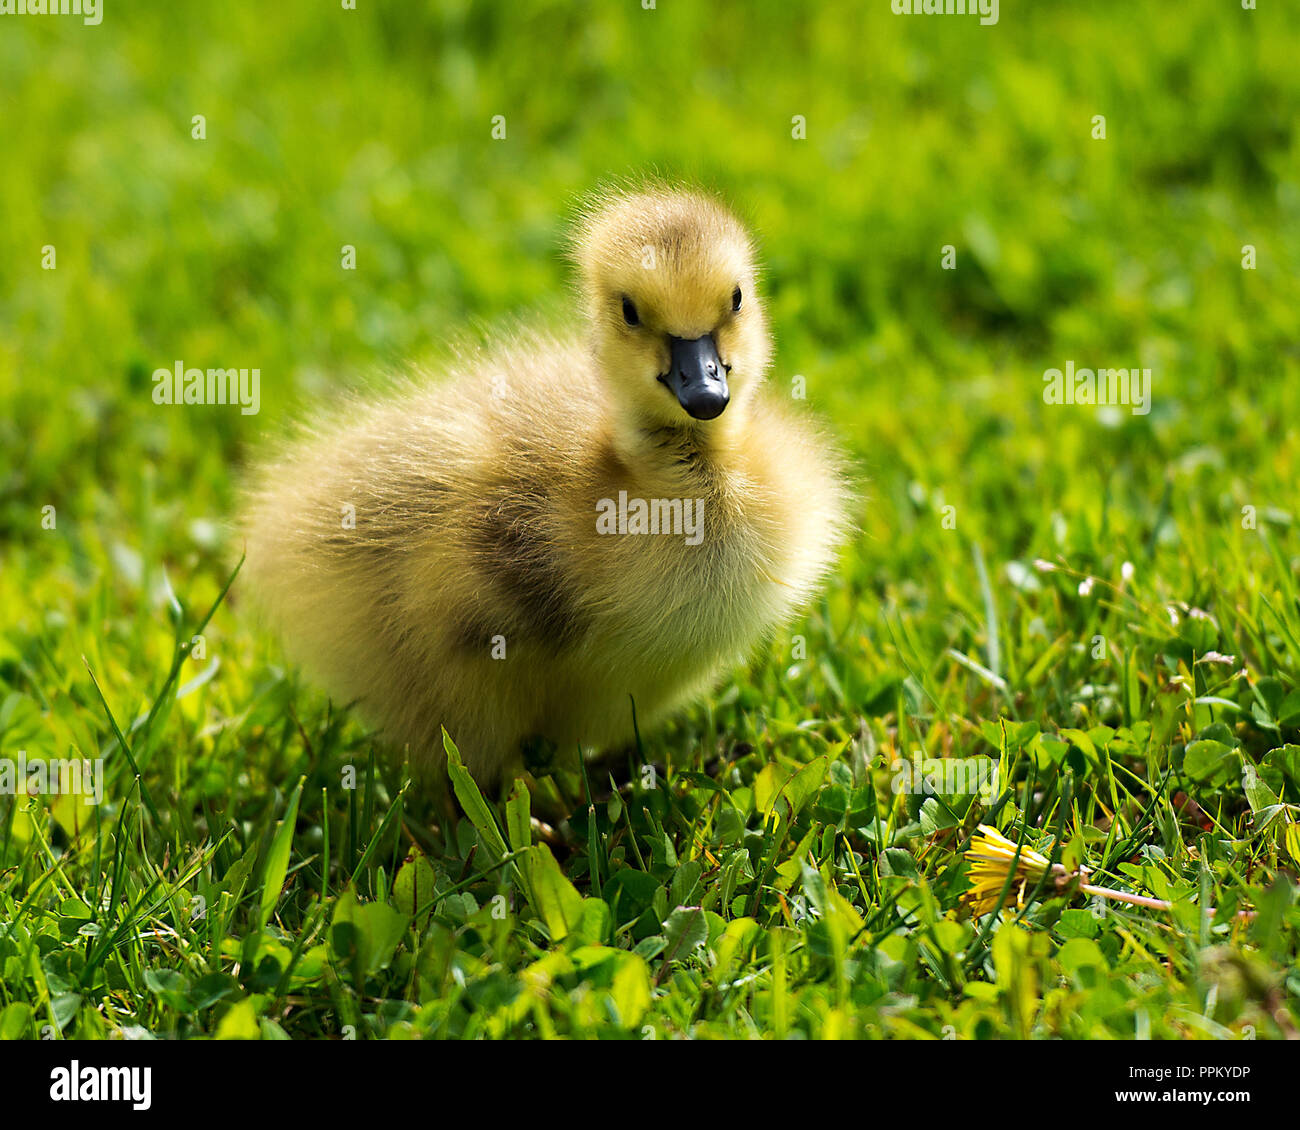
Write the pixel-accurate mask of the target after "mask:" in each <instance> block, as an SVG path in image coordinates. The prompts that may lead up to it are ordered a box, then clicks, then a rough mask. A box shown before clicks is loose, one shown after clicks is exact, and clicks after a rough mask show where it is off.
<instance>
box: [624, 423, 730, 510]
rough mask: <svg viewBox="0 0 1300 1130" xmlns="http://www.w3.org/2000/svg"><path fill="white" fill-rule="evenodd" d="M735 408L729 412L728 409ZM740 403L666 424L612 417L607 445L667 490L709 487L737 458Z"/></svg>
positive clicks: (631, 468)
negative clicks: (713, 414)
mask: <svg viewBox="0 0 1300 1130" xmlns="http://www.w3.org/2000/svg"><path fill="white" fill-rule="evenodd" d="M733 413H734V414H733ZM743 414H744V413H743V406H742V405H739V404H732V405H730V406H729V407H728V409H727V411H726V413H724V417H726V416H730V417H731V419H730V420H725V422H724V417H720V418H719V419H717V420H710V421H708V422H707V423H697V422H694V421H689V422H686V421H684V422H683V423H681V424H665V423H663V422H662V421H661V420H655V419H643V418H632V419H626V420H620V421H618V422H616V424H615V427H614V431H613V435H612V436H611V440H610V443H611V447H612V448H613V451H614V454H615V455H616V457H617V459H618V462H619V463H621V464H622V465H623V466H624V467H625V468H626V469H627V471H628V472H629V473H630V474H631V475H633V476H635V477H637V478H640V479H643V480H648V481H649V482H651V483H659V484H662V489H663V491H664V492H665V493H666V494H672V493H682V494H692V493H699V492H702V491H707V490H711V489H713V488H714V487H715V486H716V485H717V483H718V480H719V477H720V476H721V475H723V474H725V473H726V471H727V470H728V469H730V468H731V467H732V466H733V465H734V464H735V462H736V460H737V457H738V454H739V446H740V437H741V434H742V432H743V419H742V416H743Z"/></svg>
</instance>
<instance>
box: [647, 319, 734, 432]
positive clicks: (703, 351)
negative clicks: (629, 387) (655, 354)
mask: <svg viewBox="0 0 1300 1130" xmlns="http://www.w3.org/2000/svg"><path fill="white" fill-rule="evenodd" d="M668 340H669V341H670V342H671V343H672V360H671V361H670V362H669V365H668V372H667V373H665V374H663V375H662V376H661V377H660V378H659V379H660V380H661V381H663V383H664V384H665V385H667V386H668V387H669V388H670V389H671V390H672V392H673V395H674V396H676V397H677V401H678V403H679V404H681V406H682V407H683V408H685V409H686V412H687V414H688V415H690V416H693V417H694V418H695V419H697V420H712V419H714V418H715V417H717V416H721V415H722V410H723V409H724V408H726V406H727V401H729V400H730V399H731V392H730V390H728V388H727V368H726V366H725V365H723V363H722V359H721V358H720V357H719V356H718V347H717V346H716V345H714V344H713V336H712V335H711V334H705V335H704V336H703V337H697V338H696V339H695V340H694V341H687V340H686V339H685V338H680V337H673V338H669V339H668Z"/></svg>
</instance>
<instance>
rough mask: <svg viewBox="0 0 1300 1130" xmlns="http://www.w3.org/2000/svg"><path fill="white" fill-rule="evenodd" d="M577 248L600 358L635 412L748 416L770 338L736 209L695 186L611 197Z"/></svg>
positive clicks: (686, 419)
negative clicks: (746, 405) (747, 407)
mask: <svg viewBox="0 0 1300 1130" xmlns="http://www.w3.org/2000/svg"><path fill="white" fill-rule="evenodd" d="M574 257H575V259H576V260H577V263H578V267H579V271H580V275H581V284H582V295H583V301H584V305H585V308H586V313H587V315H588V318H589V319H590V322H591V328H592V334H593V339H594V346H595V352H596V358H597V362H598V364H599V365H600V367H601V370H602V371H603V373H604V376H605V380H606V381H607V382H608V384H609V388H610V393H611V395H612V397H613V399H614V401H615V403H616V405H617V406H618V407H619V408H620V409H621V410H622V412H623V414H624V416H625V418H626V419H627V420H628V421H629V422H633V423H635V424H636V426H638V427H642V428H647V429H654V428H659V427H663V426H665V425H668V426H687V427H692V428H716V427H719V426H725V424H726V423H729V422H735V421H736V420H738V418H739V416H740V415H741V413H742V412H743V406H744V402H745V400H746V397H747V396H748V395H749V393H750V392H752V390H753V389H754V388H755V387H756V386H757V385H758V383H759V382H760V381H761V380H762V378H763V373H764V370H765V369H766V367H767V363H768V358H769V355H770V345H769V343H768V337H767V328H766V325H765V322H764V319H763V309H762V306H761V304H760V303H759V301H758V294H757V289H756V286H755V283H756V271H755V264H754V249H753V245H752V243H751V242H750V238H749V236H748V234H747V233H746V231H745V229H744V227H743V226H742V225H741V223H740V221H739V220H737V219H736V218H735V216H733V215H732V214H731V212H729V211H728V210H727V209H726V208H725V207H724V206H723V205H722V204H720V203H719V202H718V201H717V200H714V199H713V198H711V197H709V196H706V195H704V194H703V193H699V192H693V191H685V192H683V191H671V190H657V189H643V190H637V191H630V192H620V193H617V194H614V195H607V196H603V197H601V198H600V199H599V200H598V201H597V202H596V203H595V204H594V205H592V206H590V207H589V208H588V210H587V212H586V214H585V215H584V217H583V219H582V221H581V222H580V224H579V226H578V231H577V235H576V239H575V242H574ZM710 422H715V423H710Z"/></svg>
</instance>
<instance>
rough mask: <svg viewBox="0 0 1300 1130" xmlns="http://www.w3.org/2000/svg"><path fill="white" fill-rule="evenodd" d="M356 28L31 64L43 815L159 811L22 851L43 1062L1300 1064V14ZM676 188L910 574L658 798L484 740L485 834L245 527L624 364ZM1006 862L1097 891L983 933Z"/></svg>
mask: <svg viewBox="0 0 1300 1130" xmlns="http://www.w3.org/2000/svg"><path fill="white" fill-rule="evenodd" d="M357 8H358V10H356V11H351V10H347V9H344V8H343V7H342V6H341V5H339V4H328V3H326V4H312V3H307V2H305V0H286V2H284V3H282V4H278V5H270V4H234V5H215V4H208V3H197V2H193V0H178V2H176V3H173V4H171V5H168V6H166V8H165V10H164V7H163V6H149V5H141V4H135V5H130V6H128V5H127V4H126V3H125V2H124V0H123V2H120V3H115V2H114V0H104V12H103V20H102V23H100V24H98V25H94V26H86V25H84V24H83V22H82V21H81V20H79V19H77V18H73V17H49V16H45V17H38V16H17V15H15V16H7V15H0V75H2V76H3V81H2V82H0V88H2V90H0V167H3V170H4V175H3V176H0V452H2V453H3V454H2V457H0V553H2V556H0V786H2V785H3V783H4V776H3V769H2V767H3V765H4V764H6V763H9V764H16V763H17V762H18V759H19V758H20V756H21V757H24V758H26V759H32V760H39V759H50V758H88V759H92V760H94V759H102V765H103V779H102V787H103V797H102V803H99V804H97V805H91V804H87V803H85V799H86V798H84V797H79V796H69V795H53V794H51V793H49V792H47V793H44V794H40V795H33V796H28V795H19V796H4V795H0V1037H8V1038H27V1039H36V1038H42V1037H43V1038H82V1039H100V1038H103V1039H108V1038H114V1037H123V1036H125V1037H134V1038H159V1039H162V1038H207V1037H214V1036H215V1037H236V1038H239V1037H249V1038H263V1039H282V1038H285V1037H289V1038H343V1039H347V1038H356V1039H370V1038H389V1039H414V1038H424V1037H431V1038H433V1037H437V1038H442V1037H448V1038H475V1037H520V1038H527V1037H550V1036H564V1037H600V1038H628V1039H651V1038H654V1039H670V1038H677V1037H683V1036H693V1037H700V1038H712V1037H739V1038H750V1037H774V1038H783V1037H794V1036H805V1037H810V1038H829V1037H868V1038H886V1037H894V1038H927V1039H928V1038H934V1039H941V1038H956V1039H988V1038H1049V1037H1064V1038H1089V1039H1091V1038H1099V1039H1115V1038H1118V1039H1131V1038H1135V1037H1136V1038H1143V1037H1150V1038H1153V1039H1209V1040H1231V1039H1250V1038H1257V1039H1261V1040H1262V1039H1276V1038H1281V1037H1287V1036H1292V1037H1294V1036H1296V1035H1297V1029H1298V1027H1300V1005H1298V1004H1297V996H1300V956H1298V947H1300V907H1298V906H1297V905H1296V883H1297V873H1298V870H1300V822H1298V821H1300V442H1298V441H1297V430H1298V427H1297V421H1298V420H1300V344H1298V343H1300V283H1298V282H1297V280H1298V279H1300V135H1298V134H1297V123H1298V122H1300V68H1297V66H1296V59H1297V57H1298V56H1300V9H1297V8H1296V7H1295V6H1294V5H1290V6H1288V5H1284V4H1279V3H1269V2H1267V0H1265V2H1262V3H1261V4H1260V6H1259V9H1258V10H1243V9H1242V8H1241V6H1240V5H1239V4H1236V3H1232V2H1224V3H1213V2H1211V0H1194V2H1188V3H1184V4H1180V5H1177V6H1170V5H1157V4H1134V3H1121V2H1118V0H1097V2H1093V3H1089V4H1086V5H1085V4H1041V3H1040V4H1028V3H1025V4H1012V3H1009V2H1008V3H1005V4H1003V5H1002V8H1001V12H1000V18H999V21H998V22H997V23H996V24H994V25H991V26H981V25H980V23H979V22H978V20H977V19H974V20H972V19H971V18H969V17H960V16H955V15H954V16H929V17H926V16H902V15H894V14H893V13H892V12H891V11H890V5H889V3H887V2H886V0H873V2H872V3H869V4H859V3H853V2H850V0H843V2H838V3H824V4H818V5H815V6H808V7H807V9H805V7H804V6H803V5H796V4H787V3H780V2H778V0H761V2H760V0H746V2H740V0H717V2H715V3H710V4H687V3H684V2H677V0H659V3H658V5H657V7H656V8H654V9H652V10H644V9H643V7H642V5H641V4H639V3H636V2H635V0H624V2H619V3H608V4H601V5H573V4H569V3H562V2H559V0H555V2H550V0H528V2H526V3H518V4H510V5H504V4H502V5H487V4H471V3H469V2H468V0H438V3H436V4H431V5H401V6H399V5H381V4H375V3H369V2H368V0H360V3H358V5H357ZM651 170H653V171H656V172H657V173H659V174H660V175H663V176H667V177H670V178H678V179H681V180H684V181H689V182H691V183H700V184H704V185H707V186H710V187H713V188H715V189H716V190H718V191H719V192H721V193H722V194H723V195H725V196H726V197H727V198H728V199H729V200H731V201H732V202H733V203H734V205H735V206H736V207H737V209H738V210H739V211H740V212H741V213H742V214H743V215H744V216H745V217H746V218H747V219H748V220H749V222H751V223H752V225H753V226H754V228H755V231H756V232H757V235H758V238H759V242H760V245H761V248H762V255H763V258H764V261H765V264H766V274H765V278H764V294H763V298H764V300H765V302H766V303H767V308H768V313H769V317H770V321H771V324H772V328H773V331H774V334H775V338H776V343H777V349H776V363H775V368H774V372H773V375H772V380H773V381H774V382H776V386H777V388H778V389H788V390H789V392H790V395H792V396H796V397H797V396H798V395H799V394H800V393H802V394H803V396H802V403H800V404H799V405H797V407H799V408H800V409H801V410H803V411H806V412H808V413H809V414H811V415H812V416H814V417H816V418H817V419H819V420H820V421H822V422H823V423H824V425H825V426H826V428H827V430H828V431H830V432H831V433H832V434H833V435H834V436H835V437H836V438H837V440H838V442H839V443H840V444H841V445H842V447H843V448H844V450H845V451H846V452H848V453H849V456H850V457H851V460H852V465H853V473H854V480H855V490H856V492H857V500H858V501H857V504H856V505H855V513H854V519H855V522H856V523H857V529H856V533H855V535H854V537H853V538H852V540H851V541H850V543H849V544H848V545H847V546H846V548H845V550H844V552H843V554H842V557H841V560H840V564H839V567H838V569H837V571H836V572H835V574H834V576H833V578H832V580H831V582H830V583H829V585H828V586H827V589H826V591H825V594H824V596H823V598H822V599H821V600H820V601H819V602H818V603H817V604H816V605H815V606H814V607H813V608H812V609H810V610H809V612H808V614H807V616H806V618H805V619H804V620H803V621H802V622H800V623H798V624H795V625H792V626H791V628H790V629H789V631H788V632H787V633H784V634H782V635H779V636H778V637H777V638H775V639H773V640H771V641H770V643H769V644H768V645H766V646H764V647H763V648H761V649H760V650H759V651H758V652H757V653H756V654H755V655H754V657H753V659H752V662H750V664H749V665H748V666H746V667H743V668H738V669H736V670H735V671H733V672H732V673H731V674H730V676H729V677H728V678H727V679H726V680H725V681H724V682H723V684H722V685H721V686H720V687H718V688H717V690H716V693H714V694H713V695H712V696H711V697H710V698H709V700H708V701H706V702H704V703H702V704H700V705H698V706H696V707H694V708H692V709H690V710H688V711H686V712H684V713H682V714H681V715H680V716H678V717H677V718H675V719H674V720H673V721H672V722H670V723H669V724H668V725H667V726H665V727H662V728H657V729H645V730H643V732H642V733H641V735H640V742H639V745H638V748H636V749H631V750H623V751H614V755H613V756H612V757H611V758H609V759H607V760H606V761H604V762H602V763H599V764H593V765H591V766H589V768H588V771H587V772H586V773H583V772H582V771H581V770H580V769H579V768H578V767H577V766H576V765H575V764H571V763H568V762H565V761H563V760H562V761H561V763H559V764H558V765H556V766H555V767H554V769H553V771H552V772H550V773H549V774H547V773H544V772H543V770H542V769H541V767H534V768H535V772H534V773H532V774H530V775H529V776H528V779H527V780H526V781H525V785H524V786H519V787H517V788H515V789H514V790H512V791H511V793H510V796H509V797H508V798H500V799H499V798H497V797H496V796H495V795H492V796H487V797H486V798H484V797H480V796H479V795H478V793H477V791H476V790H475V789H474V788H473V786H472V784H471V783H469V782H468V780H467V779H466V778H463V777H461V776H460V775H458V774H456V772H455V764H456V756H455V753H454V746H451V743H449V753H448V756H449V759H450V761H451V764H452V772H453V776H455V777H456V778H457V780H458V781H459V786H458V789H457V794H458V797H459V801H460V807H461V809H462V811H463V813H464V816H463V817H462V818H461V819H459V820H458V821H450V820H448V819H446V818H445V817H444V814H443V813H444V810H443V807H442V806H440V804H439V802H438V800H437V798H435V797H432V796H429V795H427V794H426V793H425V792H424V791H422V790H421V789H420V788H418V787H417V786H414V785H411V784H410V783H409V781H408V780H407V778H406V775H405V774H404V771H403V766H402V765H401V764H400V763H397V762H395V761H393V760H392V759H391V758H387V757H385V751H384V748H383V746H382V745H381V744H380V743H379V742H378V741H377V740H376V738H375V735H373V734H372V733H370V732H368V731H367V730H366V728H365V727H364V725H363V724H362V723H361V722H360V721H359V720H358V719H357V718H355V717H354V716H352V715H351V714H350V713H349V712H348V710H347V704H346V703H339V702H335V703H331V702H330V701H329V700H328V699H327V698H326V697H325V696H324V695H323V694H322V693H321V692H320V691H319V690H318V689H316V688H314V687H312V686H311V685H310V684H309V683H307V682H306V681H305V680H304V679H302V678H301V677H300V676H299V674H298V672H297V671H296V670H295V669H294V668H292V667H291V666H289V665H287V664H286V663H285V660H284V657H283V655H282V654H281V652H280V651H279V649H278V646H277V644H276V641H275V640H274V639H272V638H269V637H268V636H266V635H264V634H263V633H262V632H260V631H259V629H258V628H257V626H256V624H255V623H254V621H253V619H252V618H251V616H250V615H249V609H248V602H247V599H246V598H244V597H243V596H242V595H241V590H240V582H239V578H238V577H237V576H234V573H235V568H236V565H237V563H238V560H239V557H240V546H239V545H238V542H237V539H236V538H235V537H233V536H232V534H231V523H232V519H233V518H234V516H235V514H236V512H237V508H238V499H239V491H240V485H241V482H242V480H243V476H244V475H245V473H246V469H247V468H248V466H249V465H250V463H251V462H252V461H253V460H255V459H256V458H257V455H258V453H259V451H261V450H263V448H264V446H265V445H266V444H267V443H268V442H269V441H271V440H273V439H274V438H275V437H276V436H278V435H281V434H283V433H284V432H285V431H286V429H287V428H288V427H289V426H290V425H291V424H292V422H294V421H295V420H299V419H302V418H304V417H310V415H312V414H313V413H314V412H316V411H319V410H322V409H324V408H327V407H328V406H329V405H330V404H331V403H332V402H333V401H334V399H335V398H336V397H338V396H340V395H341V394H342V393H343V392H344V391H345V390H349V389H354V388H363V387H364V388H372V389H373V388H376V387H381V386H382V384H383V382H384V379H385V376H386V374H389V373H391V372H393V371H394V370H396V369H398V368H399V367H400V366H402V365H403V364H404V363H406V362H407V361H408V360H410V359H413V358H432V359H434V360H435V361H436V359H437V358H438V357H439V356H441V355H442V354H443V353H444V352H445V351H446V349H447V348H448V343H449V342H452V341H454V340H457V339H463V338H464V336H465V335H466V334H468V335H470V336H471V337H472V338H475V339H484V340H486V339H487V338H489V337H491V335H492V334H493V332H494V328H495V327H499V326H501V325H503V324H508V323H509V322H510V321H511V320H512V319H514V318H516V317H519V316H524V317H526V318H530V319H541V320H544V321H548V322H550V321H561V320H563V319H564V318H566V317H567V316H568V311H569V303H570V293H571V291H570V287H571V282H572V276H571V271H570V268H569V266H568V264H567V263H566V261H565V259H564V255H563V247H564V239H565V233H566V230H567V225H568V219H569V217H570V216H571V215H572V214H573V212H574V209H575V208H576V206H577V204H578V202H579V201H580V199H581V197H582V195H583V194H584V193H586V192H588V191H590V190H591V189H592V188H593V187H595V186H596V185H597V184H599V183H600V182H601V181H602V180H605V179H607V178H610V177H614V176H622V175H626V174H628V173H634V172H638V171H642V172H644V171H651ZM346 248H351V249H353V254H354V257H355V269H349V264H348V262H347V260H348V258H349V256H348V253H347V252H346V251H345V249H346ZM178 360H179V361H184V363H185V364H187V365H195V366H201V367H204V368H207V367H222V368H224V367H228V366H229V367H236V368H240V367H242V368H250V369H251V368H257V369H258V370H259V371H260V376H261V383H260V411H258V412H257V413H256V414H246V413H242V412H240V411H239V410H238V408H232V407H230V406H224V407H223V406H193V405H192V406H183V405H181V406H177V405H172V406H167V405H159V404H156V403H155V402H154V399H153V389H154V382H153V380H152V374H153V373H154V372H155V370H157V369H159V368H168V369H170V368H172V367H173V366H174V365H175V364H176V363H177V361H178ZM1067 367H1068V368H1070V369H1071V370H1078V369H1084V368H1087V369H1092V370H1108V369H1112V368H1124V369H1131V370H1135V371H1139V370H1140V371H1149V374H1150V384H1149V387H1148V388H1147V393H1149V398H1147V399H1145V402H1144V403H1141V404H1130V405H1124V404H1121V405H1110V406H1097V405H1088V404H1086V403H1082V404H1081V403H1075V404H1062V403H1049V402H1048V398H1046V397H1045V389H1048V388H1049V383H1048V382H1047V381H1046V380H1045V374H1046V373H1048V372H1049V371H1050V370H1054V369H1060V370H1062V371H1065V370H1066V369H1067ZM796 378H798V379H796ZM369 395H377V393H375V392H371V393H369ZM1135 409H1136V410H1135ZM232 576H233V577H234V579H233V583H231V579H232ZM937 759H944V760H943V761H942V762H938V763H937V764H936V762H937ZM972 759H985V760H972ZM918 761H921V762H922V768H923V771H922V772H921V773H913V771H912V768H911V767H913V766H915V765H916V764H917V762H918ZM903 765H906V766H908V768H902V766H903ZM946 767H964V768H965V769H967V770H978V771H979V773H981V774H984V776H981V777H980V783H985V782H991V783H992V785H993V787H990V788H985V789H983V790H982V791H981V790H980V789H978V788H976V787H975V786H974V784H973V783H972V781H971V779H969V776H967V778H965V779H964V780H963V779H961V778H960V775H959V779H958V783H957V785H956V786H955V787H948V788H942V787H941V788H938V789H927V788H926V787H925V786H924V785H923V784H922V783H921V779H922V778H924V777H926V776H931V777H933V778H934V779H935V780H936V781H938V780H940V779H945V780H946V779H949V778H950V776H951V775H950V774H946V772H945V769H946ZM994 770H996V776H995V777H994V776H992V774H993V772H994ZM909 782H910V783H911V786H912V787H910V788H907V787H900V786H901V785H907V784H908V783H909ZM18 791H19V792H20V793H21V792H22V790H21V789H19V790H18ZM565 811H568V812H569V813H570V815H569V816H568V818H567V819H561V817H562V816H563V815H564V812H565ZM530 815H534V816H542V817H544V823H539V822H538V821H534V820H530ZM981 824H985V825H990V826H995V827H996V828H998V829H1000V830H1001V831H1002V833H1003V834H1004V835H1006V836H1007V837H1009V838H1010V840H1011V841H1012V842H1013V843H1015V844H1017V845H1019V846H1020V849H1021V852H1022V860H1027V859H1028V858H1029V856H1028V853H1029V852H1037V853H1039V854H1040V855H1041V856H1042V857H1044V858H1046V859H1047V860H1049V861H1052V862H1055V863H1058V864H1060V866H1061V867H1062V868H1063V869H1064V871H1065V872H1066V873H1067V875H1066V876H1065V877H1063V878H1062V881H1061V882H1060V883H1059V884H1058V883H1057V882H1055V881H1053V879H1052V876H1051V875H1050V874H1049V875H1047V876H1046V877H1045V878H1044V879H1043V881H1041V882H1039V881H1037V880H1036V879H1035V878H1034V877H1033V876H1031V877H1030V881H1028V882H1026V883H1025V884H1023V885H1017V884H1015V883H1011V884H1010V885H1008V887H1007V893H1008V895H1009V903H1008V905H1007V906H1006V907H1005V908H1003V909H1002V910H1001V911H1000V912H995V913H989V912H984V913H980V911H981V910H983V909H984V908H983V907H981V906H980V905H978V904H976V905H974V906H972V905H971V902H970V900H969V899H963V898H962V894H963V892H964V891H966V890H967V889H968V888H969V887H970V885H971V883H970V879H969V874H968V872H969V866H970V865H969V863H968V861H967V859H966V852H967V851H968V850H969V849H970V848H971V846H972V839H973V837H974V836H976V835H977V830H978V826H979V825H981ZM1080 868H1086V869H1087V875H1086V876H1084V875H1081V874H1079V873H1078V871H1079V869H1080ZM1071 875H1072V876H1073V877H1072V878H1071ZM1083 882H1086V883H1087V884H1088V885H1091V886H1094V887H1102V888H1105V889H1108V890H1112V891H1116V892H1118V893H1120V894H1122V895H1135V896H1138V897H1140V898H1144V899H1147V900H1160V901H1161V902H1162V903H1170V904H1172V905H1171V906H1168V907H1165V906H1146V905H1134V904H1132V903H1131V902H1126V901H1120V900H1117V899H1113V898H1107V897H1103V896H1098V895H1095V894H1090V893H1088V892H1086V891H1082V890H1080V889H1079V887H1080V884H1081V883H1083ZM998 893H1001V892H1000V891H999V892H998ZM1018 896H1019V897H1018Z"/></svg>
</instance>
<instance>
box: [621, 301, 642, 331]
mask: <svg viewBox="0 0 1300 1130" xmlns="http://www.w3.org/2000/svg"><path fill="white" fill-rule="evenodd" d="M623 321H625V322H626V323H627V324H628V325H629V326H639V325H640V324H641V316H640V315H639V314H638V313H637V312H636V304H635V303H634V302H633V301H632V300H631V299H630V298H629V297H628V296H627V295H626V294H625V295H623Z"/></svg>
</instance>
